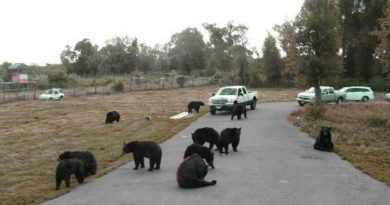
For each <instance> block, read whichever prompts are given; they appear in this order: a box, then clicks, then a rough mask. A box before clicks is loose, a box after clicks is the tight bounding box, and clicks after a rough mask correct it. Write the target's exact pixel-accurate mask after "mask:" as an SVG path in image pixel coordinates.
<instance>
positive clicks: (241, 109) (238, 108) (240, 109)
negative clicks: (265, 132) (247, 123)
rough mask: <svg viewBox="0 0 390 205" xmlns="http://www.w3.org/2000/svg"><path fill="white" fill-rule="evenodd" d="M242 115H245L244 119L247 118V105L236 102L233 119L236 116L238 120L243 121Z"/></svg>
mask: <svg viewBox="0 0 390 205" xmlns="http://www.w3.org/2000/svg"><path fill="white" fill-rule="evenodd" d="M241 114H244V117H245V118H246V105H245V104H239V103H237V102H234V103H233V110H232V117H231V119H232V120H233V118H234V116H235V115H237V119H238V120H241Z"/></svg>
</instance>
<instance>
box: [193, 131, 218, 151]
mask: <svg viewBox="0 0 390 205" xmlns="http://www.w3.org/2000/svg"><path fill="white" fill-rule="evenodd" d="M191 135H192V141H193V142H194V143H196V144H200V145H203V144H204V143H205V142H208V143H209V144H210V145H209V149H210V150H211V149H212V148H213V146H214V145H216V144H217V143H218V139H219V134H218V132H217V131H216V130H215V129H213V128H211V127H203V128H199V129H197V130H195V132H194V133H192V134H191Z"/></svg>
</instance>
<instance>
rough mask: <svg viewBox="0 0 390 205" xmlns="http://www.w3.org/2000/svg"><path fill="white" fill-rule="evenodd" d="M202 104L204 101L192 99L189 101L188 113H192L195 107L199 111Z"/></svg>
mask: <svg viewBox="0 0 390 205" xmlns="http://www.w3.org/2000/svg"><path fill="white" fill-rule="evenodd" d="M200 106H204V103H203V102H201V101H191V102H190V103H188V105H187V108H188V113H192V109H195V110H196V112H197V113H199V108H200Z"/></svg>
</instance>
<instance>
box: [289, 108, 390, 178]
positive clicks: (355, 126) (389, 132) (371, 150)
mask: <svg viewBox="0 0 390 205" xmlns="http://www.w3.org/2000/svg"><path fill="white" fill-rule="evenodd" d="M312 112H313V110H312V108H311V107H310V106H305V108H302V109H299V110H297V111H295V112H293V113H292V114H291V115H290V116H289V120H290V121H291V122H293V123H294V124H295V125H297V126H299V127H300V128H301V130H302V131H304V132H307V133H308V134H309V135H310V136H312V137H313V138H314V137H316V136H317V134H318V132H319V130H320V128H321V126H330V127H332V140H333V142H334V143H335V152H336V153H338V154H339V155H340V156H341V157H342V158H343V159H346V160H348V161H350V162H351V163H352V164H353V165H354V166H355V167H356V168H358V169H360V170H362V171H363V172H365V173H367V174H368V175H370V176H372V177H374V178H376V179H378V180H380V181H383V182H385V183H386V184H387V185H390V120H389V118H390V104H389V103H346V104H341V105H334V104H333V105H332V104H329V105H324V110H323V112H322V114H320V117H319V119H316V120H314V119H313V118H312V115H313V114H310V113H312ZM330 171H331V170H330Z"/></svg>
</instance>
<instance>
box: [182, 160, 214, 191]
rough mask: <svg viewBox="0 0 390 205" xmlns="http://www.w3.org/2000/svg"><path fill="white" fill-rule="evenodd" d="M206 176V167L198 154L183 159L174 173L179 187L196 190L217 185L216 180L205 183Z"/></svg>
mask: <svg viewBox="0 0 390 205" xmlns="http://www.w3.org/2000/svg"><path fill="white" fill-rule="evenodd" d="M206 175H207V165H206V163H204V161H203V159H202V158H201V157H200V156H199V155H198V154H192V155H191V156H189V157H187V158H185V159H184V160H183V162H181V163H180V164H179V166H178V167H177V171H176V181H177V183H178V184H179V186H180V187H183V188H196V187H203V186H211V185H215V184H216V183H217V181H216V180H213V181H211V182H209V181H205V180H204V177H205V176H206Z"/></svg>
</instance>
